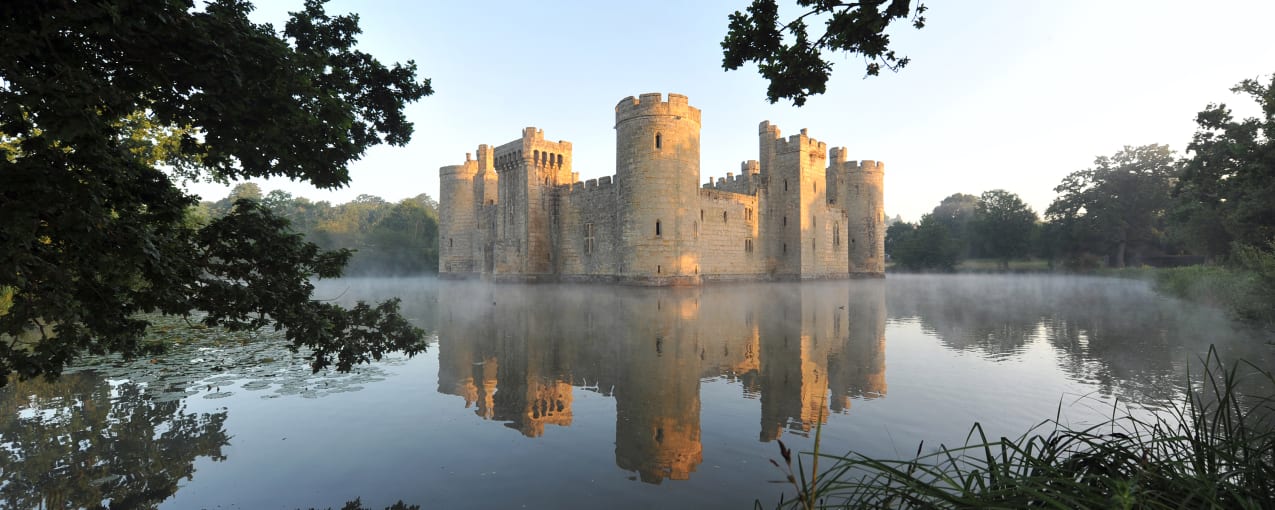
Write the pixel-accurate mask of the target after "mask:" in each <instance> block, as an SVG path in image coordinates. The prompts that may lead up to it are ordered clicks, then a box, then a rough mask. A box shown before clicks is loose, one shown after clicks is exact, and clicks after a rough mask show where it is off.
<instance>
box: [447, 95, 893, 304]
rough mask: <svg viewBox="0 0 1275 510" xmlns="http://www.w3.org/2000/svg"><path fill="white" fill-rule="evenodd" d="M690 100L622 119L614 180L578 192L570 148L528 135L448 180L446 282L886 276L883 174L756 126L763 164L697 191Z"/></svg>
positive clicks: (638, 104)
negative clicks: (453, 279) (449, 279)
mask: <svg viewBox="0 0 1275 510" xmlns="http://www.w3.org/2000/svg"><path fill="white" fill-rule="evenodd" d="M699 134H700V110H699V109H698V108H695V107H693V106H691V105H690V104H689V103H688V101H687V98H686V96H683V95H679V94H669V95H668V99H667V101H665V100H664V99H663V98H662V97H661V95H660V94H658V93H656V94H642V95H641V96H639V97H637V98H633V97H631V96H630V97H627V98H624V99H623V100H621V101H620V103H619V104H617V105H616V107H615V136H616V158H615V160H616V168H615V175H614V176H613V177H603V178H600V179H590V180H588V181H585V182H578V181H577V177H578V175H579V174H577V173H576V172H573V171H572V166H571V143H570V142H565V141H557V142H554V141H549V140H546V139H545V138H544V132H543V131H542V130H538V129H536V128H534V127H530V128H526V129H524V130H523V133H522V137H521V138H519V139H516V140H514V141H511V142H509V143H506V144H504V145H500V146H497V147H494V148H493V147H491V146H489V145H479V146H478V154H477V158H476V159H475V158H473V157H472V156H470V155H468V154H467V155H466V157H465V163H463V164H460V165H454V166H446V167H443V168H441V169H440V171H439V173H440V177H441V179H440V180H441V183H440V192H439V216H440V218H439V230H440V231H439V243H440V245H441V246H440V247H439V274H440V276H443V277H484V278H490V279H493V280H497V281H616V282H622V283H634V284H641V285H696V284H699V283H702V282H705V281H717V280H769V279H775V280H799V279H830V278H848V277H852V276H873V277H880V276H883V275H884V274H885V213H884V209H883V206H882V192H883V182H882V179H883V174H884V170H885V165H884V164H883V163H879V162H875V161H862V162H856V161H847V160H846V150H845V149H844V148H833V149H832V150H831V152H829V150H828V147H827V145H826V144H824V143H823V142H820V141H817V140H815V139H813V138H810V137H808V136H807V135H806V131H805V130H804V129H803V130H802V132H801V134H798V135H792V136H790V137H788V138H782V137H780V134H779V127H777V126H774V125H771V124H770V122H768V121H767V122H762V123H761V126H760V130H759V134H758V137H759V154H758V159H757V160H753V161H745V162H744V163H743V164H742V165H741V168H740V174H739V175H734V174H733V173H727V174H726V177H725V178H719V179H717V180H716V181H713V180H712V179H711V178H710V179H709V182H708V183H705V184H704V185H703V186H702V187H701V186H700V184H699V180H700V144H699Z"/></svg>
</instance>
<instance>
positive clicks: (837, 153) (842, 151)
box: [828, 147, 847, 165]
mask: <svg viewBox="0 0 1275 510" xmlns="http://www.w3.org/2000/svg"><path fill="white" fill-rule="evenodd" d="M846 154H847V152H846V148H845V147H833V148H831V149H828V164H830V165H836V164H840V163H845V162H846Z"/></svg>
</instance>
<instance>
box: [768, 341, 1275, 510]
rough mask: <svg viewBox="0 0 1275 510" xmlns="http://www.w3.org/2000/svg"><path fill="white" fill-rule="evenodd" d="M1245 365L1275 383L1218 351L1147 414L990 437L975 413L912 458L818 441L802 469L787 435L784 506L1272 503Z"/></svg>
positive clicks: (1269, 414)
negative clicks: (962, 430)
mask: <svg viewBox="0 0 1275 510" xmlns="http://www.w3.org/2000/svg"><path fill="white" fill-rule="evenodd" d="M1248 371H1252V372H1255V373H1256V374H1257V375H1256V377H1260V378H1261V379H1262V381H1263V382H1265V383H1267V384H1269V385H1272V386H1275V378H1273V377H1272V375H1271V374H1270V372H1267V371H1265V370H1263V369H1262V368H1260V367H1256V366H1253V365H1250V364H1245V365H1242V366H1241V365H1239V364H1236V365H1232V366H1230V367H1229V368H1227V367H1224V366H1223V365H1222V363H1221V362H1220V361H1219V360H1218V358H1217V355H1216V353H1215V352H1214V351H1212V350H1211V351H1210V352H1209V355H1208V357H1207V358H1206V359H1205V360H1204V377H1203V383H1202V384H1199V385H1194V386H1192V387H1191V388H1190V390H1189V391H1188V392H1187V394H1186V396H1185V397H1184V399H1183V401H1182V402H1181V403H1179V404H1177V405H1175V406H1173V407H1171V410H1170V411H1165V412H1161V413H1156V414H1153V415H1152V417H1151V418H1137V417H1134V416H1133V415H1131V414H1129V413H1124V415H1123V416H1113V417H1112V419H1111V420H1109V421H1107V422H1106V423H1102V424H1100V425H1095V426H1092V427H1088V428H1084V429H1078V430H1077V429H1071V428H1067V427H1065V426H1063V425H1061V424H1060V423H1059V420H1058V418H1057V417H1055V419H1053V420H1048V421H1045V422H1042V423H1041V424H1040V425H1038V426H1036V427H1035V428H1033V429H1032V430H1030V431H1028V432H1027V433H1025V434H1023V435H1022V436H1020V437H1018V438H1015V439H1009V438H1003V437H1002V438H999V439H992V438H988V437H987V436H986V434H984V432H983V428H982V426H980V425H978V424H975V425H974V426H973V428H972V429H971V430H970V433H969V435H968V436H967V438H966V441H965V444H964V445H963V446H961V447H957V448H948V447H940V448H939V449H938V451H936V452H933V453H923V446H924V445H922V447H919V448H918V449H917V454H916V456H915V457H914V458H912V459H909V460H883V459H874V458H869V457H866V456H863V455H859V454H856V453H853V452H851V453H849V454H846V455H840V456H838V455H827V454H823V453H819V448H820V445H819V442H818V441H816V442H815V451H814V452H812V453H803V454H801V455H804V456H807V457H812V458H813V459H816V460H817V459H820V458H822V459H823V460H824V461H825V464H827V463H831V467H829V468H828V469H827V470H825V471H823V472H819V471H818V468H815V469H814V470H813V471H812V476H811V478H810V479H809V480H807V477H806V474H805V470H804V468H803V466H802V464H803V462H802V460H801V458H800V457H801V456H800V455H799V456H798V458H797V460H796V464H797V470H796V473H795V474H794V472H793V468H792V466H793V456H792V454H791V450H788V449H787V448H786V447H784V446H783V445H782V444H781V445H780V453H781V455H782V456H783V457H784V459H785V463H786V466H787V471H786V474H787V475H788V476H787V481H788V482H789V483H791V484H792V485H793V487H794V490H795V492H796V494H797V497H796V498H794V499H790V500H787V501H781V502H780V504H779V507H780V508H804V509H814V508H904V509H910V508H971V507H978V508H983V507H998V508H1026V507H1046V508H1124V509H1132V508H1146V509H1158V508H1275V459H1273V458H1272V456H1273V455H1275V453H1273V452H1275V432H1273V430H1275V428H1273V427H1272V425H1273V423H1272V421H1271V420H1272V418H1275V398H1273V397H1271V396H1264V397H1257V398H1250V397H1246V396H1244V395H1243V394H1242V393H1241V392H1240V391H1239V385H1240V383H1241V377H1240V375H1239V374H1241V373H1242V372H1248ZM1272 386H1267V388H1270V387H1272ZM1060 414H1061V407H1060ZM772 463H775V464H776V465H777V466H779V463H778V462H775V461H772ZM781 469H783V467H782V466H781ZM815 473H817V478H816V477H815V476H814V474H815ZM756 506H758V507H760V502H759V503H757V505H756Z"/></svg>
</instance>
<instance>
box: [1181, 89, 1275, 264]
mask: <svg viewBox="0 0 1275 510" xmlns="http://www.w3.org/2000/svg"><path fill="white" fill-rule="evenodd" d="M1231 91H1232V92H1235V93H1241V94H1245V95H1247V96H1249V97H1251V98H1252V99H1254V100H1255V101H1257V104H1258V106H1259V107H1260V108H1261V112H1262V113H1261V116H1259V117H1249V118H1246V119H1243V120H1236V119H1235V118H1234V116H1233V115H1232V113H1231V110H1230V108H1228V107H1227V106H1226V105H1225V104H1210V105H1208V107H1207V108H1205V109H1204V111H1202V112H1200V113H1199V115H1197V116H1196V119H1195V122H1196V124H1197V125H1198V128H1197V130H1196V132H1195V136H1194V137H1193V138H1192V139H1191V143H1190V144H1189V145H1187V152H1188V153H1190V154H1191V157H1190V158H1188V159H1187V160H1186V161H1185V164H1184V166H1183V170H1182V176H1181V179H1179V180H1178V182H1177V184H1176V185H1175V186H1174V188H1173V194H1174V195H1175V196H1176V197H1177V199H1178V201H1179V204H1178V208H1177V211H1176V212H1177V219H1178V221H1179V222H1181V223H1182V224H1183V225H1184V227H1185V230H1186V233H1185V237H1186V238H1187V239H1188V240H1190V241H1191V244H1192V245H1193V246H1195V247H1196V248H1197V249H1199V250H1202V251H1203V252H1204V253H1205V254H1207V255H1210V256H1221V255H1226V254H1227V253H1228V252H1229V250H1230V247H1231V246H1232V245H1231V241H1236V242H1238V243H1240V245H1242V246H1263V247H1264V246H1266V245H1267V243H1268V242H1270V241H1272V240H1275V140H1272V136H1275V76H1272V77H1271V80H1270V81H1269V82H1268V83H1266V84H1263V83H1262V82H1260V81H1258V80H1244V81H1242V82H1240V83H1239V84H1238V85H1236V86H1235V87H1233V88H1232V89H1231Z"/></svg>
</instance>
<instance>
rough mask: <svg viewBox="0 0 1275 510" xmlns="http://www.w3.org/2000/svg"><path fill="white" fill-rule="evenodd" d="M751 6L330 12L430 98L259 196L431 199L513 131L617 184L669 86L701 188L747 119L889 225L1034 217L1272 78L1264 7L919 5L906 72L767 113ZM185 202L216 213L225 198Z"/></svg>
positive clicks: (839, 80)
mask: <svg viewBox="0 0 1275 510" xmlns="http://www.w3.org/2000/svg"><path fill="white" fill-rule="evenodd" d="M748 3H749V0H734V1H724V0H712V1H709V0H694V1H686V0H682V1H675V2H664V1H657V0H650V1H646V2H605V1H600V0H580V1H562V2H554V1H546V2H526V1H517V2H514V1H509V2H507V1H502V0H489V1H485V2H457V1H447V2H434V1H419V2H413V1H361V2H360V1H352V0H336V1H333V2H331V3H329V4H328V7H327V10H328V12H330V13H346V12H356V13H358V14H359V16H360V21H361V23H360V24H361V26H362V27H363V30H364V34H363V35H362V37H361V38H360V47H361V49H363V50H364V51H367V52H369V53H372V54H373V55H375V56H376V57H378V58H379V59H380V60H381V61H382V62H387V63H388V62H394V61H405V60H408V59H413V60H415V61H416V63H417V65H418V66H419V68H420V75H421V76H425V77H429V78H431V79H432V80H433V86H434V89H435V94H434V95H433V96H429V97H427V98H425V99H423V100H422V101H420V102H418V103H416V104H414V105H411V106H410V107H409V108H408V115H409V118H410V119H411V120H412V121H413V122H415V124H416V133H415V136H414V137H413V140H412V142H411V143H410V144H409V145H408V146H406V147H387V146H381V147H377V148H375V149H373V150H372V151H370V152H369V153H368V155H367V156H366V157H365V158H364V159H363V160H361V161H358V162H356V163H354V164H353V165H352V167H351V169H352V176H353V182H352V184H351V185H350V186H349V187H347V188H345V189H342V190H338V191H332V192H329V191H320V190H316V189H314V188H312V187H310V186H308V185H305V184H302V183H294V182H289V181H286V180H282V181H264V182H263V181H258V183H259V184H261V185H262V188H263V189H265V190H267V191H269V190H272V189H284V190H287V191H289V192H291V193H293V194H296V195H300V196H305V197H309V198H311V199H316V200H330V201H333V202H344V201H348V200H350V199H352V198H354V197H355V196H357V195H359V194H364V193H366V194H372V195H378V196H380V197H382V198H385V199H387V200H391V201H397V200H400V199H402V198H406V197H410V196H414V195H416V194H419V193H421V192H425V193H429V194H430V196H433V197H435V198H437V197H438V168H439V167H440V166H445V165H450V164H456V163H459V162H461V161H464V159H465V153H466V152H473V151H474V149H475V148H476V147H477V146H478V144H481V143H486V144H493V145H499V144H501V143H504V142H507V141H510V140H513V139H515V138H517V137H518V136H519V135H520V132H521V129H522V128H523V127H526V126H536V127H538V128H541V129H544V131H545V136H546V137H547V138H550V139H554V140H568V141H570V142H572V143H573V145H574V158H575V170H576V171H577V172H579V173H580V176H581V179H589V178H595V177H602V176H606V175H612V174H613V173H614V171H615V170H614V168H615V132H614V130H613V129H612V125H613V123H614V110H613V108H614V106H615V104H616V103H617V102H618V101H619V100H620V99H621V98H624V97H625V96H630V95H637V94H640V93H644V92H664V93H668V92H677V93H681V94H685V95H687V96H689V97H690V102H691V104H692V105H693V106H696V107H698V108H700V109H701V110H703V131H702V132H701V154H702V159H701V162H700V167H701V182H703V181H704V180H706V179H707V178H708V177H709V176H714V177H716V176H722V175H724V174H725V173H726V172H737V171H738V169H739V163H740V162H741V161H743V160H747V159H756V157H757V124H758V123H759V122H761V121H762V120H770V121H771V122H772V123H775V124H778V125H779V126H780V128H781V129H782V131H783V134H784V135H785V136H787V135H789V134H795V133H797V132H798V131H800V130H801V129H802V128H808V129H809V133H810V136H812V137H814V138H817V139H819V140H821V141H824V142H827V143H828V145H829V146H830V147H837V146H844V147H847V148H848V149H849V153H850V157H851V158H852V159H875V160H881V161H885V163H886V191H885V207H886V212H887V213H888V214H890V215H891V216H893V215H895V214H902V215H903V217H904V219H907V220H910V221H915V220H917V219H918V218H919V217H920V216H921V214H923V213H926V212H928V211H929V210H930V209H932V208H933V207H934V206H935V205H936V204H938V202H939V201H940V200H941V199H942V198H943V197H945V196H948V195H950V194H952V193H956V192H963V193H971V194H978V193H981V192H983V191H986V190H989V189H996V188H1003V189H1007V190H1009V191H1012V192H1015V193H1018V194H1019V195H1020V196H1022V197H1023V199H1024V200H1026V201H1027V202H1028V203H1029V204H1030V205H1031V206H1032V207H1033V208H1035V209H1036V210H1037V212H1038V213H1043V212H1044V209H1045V208H1046V207H1047V206H1048V205H1049V202H1050V201H1051V200H1052V199H1053V197H1054V192H1053V188H1054V186H1056V185H1057V184H1058V182H1059V181H1060V180H1061V179H1062V178H1063V176H1065V175H1066V174H1068V173H1070V172H1072V171H1075V170H1080V169H1083V168H1086V167H1088V166H1089V165H1090V164H1091V163H1092V162H1093V159H1094V157H1095V156H1098V155H1109V154H1112V153H1114V152H1115V151H1117V150H1119V149H1120V148H1121V147H1122V146H1124V145H1142V144H1149V143H1164V144H1168V145H1170V146H1171V147H1173V148H1174V149H1175V150H1177V151H1179V152H1181V151H1182V150H1184V149H1185V146H1186V143H1187V142H1188V141H1189V140H1190V137H1191V134H1192V133H1193V132H1194V117H1195V114H1196V113H1197V112H1199V111H1200V110H1201V109H1203V108H1204V107H1205V105H1207V104H1208V103H1210V102H1226V103H1228V104H1232V105H1233V106H1236V107H1237V109H1240V108H1239V107H1241V106H1242V108H1243V111H1248V112H1252V111H1254V109H1253V108H1252V107H1250V105H1249V104H1248V102H1247V100H1245V99H1241V98H1239V97H1238V96H1235V95H1234V94H1232V93H1231V92H1230V91H1229V88H1230V87H1231V86H1232V85H1234V84H1235V83H1237V82H1239V81H1240V80H1242V79H1245V78H1253V77H1258V76H1269V75H1270V73H1272V72H1275V44H1272V43H1271V41H1270V27H1269V24H1270V21H1271V20H1272V19H1275V2H1271V1H1266V0H1250V1H1219V0H1215V1H1212V2H1198V1H1196V2H1188V1H1164V0H1161V1H1125V0H1121V1H1114V0H1106V1H1090V0H1083V1H1082V0H1068V1H1062V0H1058V1H1052V2H1044V1H1027V0H997V1H993V0H979V1H973V2H955V1H951V0H946V1H944V0H933V1H929V2H927V5H928V6H929V7H930V10H929V12H927V13H926V14H927V18H928V26H926V28H925V29H923V30H920V31H917V30H913V29H911V28H910V27H904V26H899V27H897V28H896V29H894V30H893V34H894V35H893V40H894V45H893V47H894V48H895V49H897V50H898V51H899V52H900V53H902V54H905V55H907V56H909V57H911V58H912V63H911V64H910V65H909V66H908V67H907V68H906V69H904V70H903V71H902V72H900V73H898V74H891V73H888V72H886V73H883V74H882V75H881V76H879V77H875V78H868V79H863V62H862V58H860V57H850V56H844V55H836V56H834V57H833V58H834V60H835V61H836V62H837V65H836V68H835V70H834V75H833V79H832V81H831V82H830V83H829V85H828V93H826V94H824V95H822V96H816V97H814V98H812V99H810V100H809V101H808V102H807V103H806V105H805V106H803V107H800V108H797V107H793V106H791V105H790V104H789V103H787V102H780V103H778V104H774V105H772V104H769V103H767V102H766V100H765V89H766V83H765V82H764V81H763V80H762V79H761V78H760V77H759V76H758V75H757V74H756V70H755V69H754V68H751V67H750V68H745V69H741V70H739V71H733V72H725V71H723V70H722V68H721V48H720V46H719V42H720V41H721V39H722V37H723V36H724V34H725V31H726V25H727V20H726V17H727V15H728V14H729V13H731V12H733V11H735V10H739V9H743V8H744V7H746V5H747V4H748ZM790 3H794V4H795V2H790ZM300 5H301V2H300V0H296V1H292V0H258V1H257V7H258V12H257V13H256V14H255V16H254V17H255V18H256V19H258V20H260V21H270V22H273V23H275V24H276V26H277V27H278V28H280V29H281V28H282V25H283V20H284V19H286V12H287V11H290V10H299V9H300ZM790 12H791V10H790ZM787 17H791V16H787ZM192 190H193V191H194V192H196V193H198V194H200V195H202V196H203V197H204V198H205V199H212V200H216V199H219V198H221V197H224V196H225V195H226V193H227V191H228V188H224V187H220V186H213V185H196V186H194V187H193V188H192Z"/></svg>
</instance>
